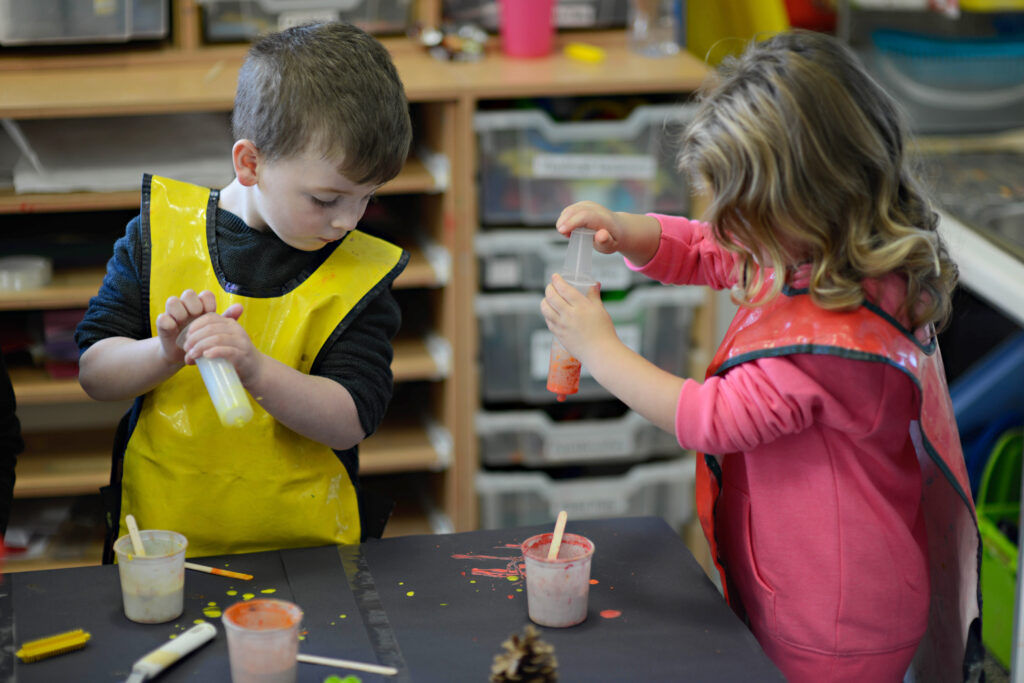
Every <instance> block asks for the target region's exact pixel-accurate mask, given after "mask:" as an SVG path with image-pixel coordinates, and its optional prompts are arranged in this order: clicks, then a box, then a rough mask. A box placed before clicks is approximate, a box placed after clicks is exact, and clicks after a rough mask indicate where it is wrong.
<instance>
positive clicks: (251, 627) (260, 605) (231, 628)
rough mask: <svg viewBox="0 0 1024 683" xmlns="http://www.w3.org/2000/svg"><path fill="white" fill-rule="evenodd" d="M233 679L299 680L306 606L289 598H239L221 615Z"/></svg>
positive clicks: (254, 682)
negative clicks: (301, 633) (301, 607)
mask: <svg viewBox="0 0 1024 683" xmlns="http://www.w3.org/2000/svg"><path fill="white" fill-rule="evenodd" d="M221 620H222V621H223V622H224V632H225V633H226V634H227V637H228V659H229V661H230V663H231V683H295V679H296V673H297V671H296V669H297V666H298V660H297V657H298V654H299V625H300V624H301V623H302V610H301V609H300V608H299V606H298V605H296V604H294V603H291V602H288V601H287V600H274V599H269V598H259V599H256V600H247V601H245V602H236V603H235V604H234V605H231V606H230V607H228V608H227V609H226V610H224V615H223V616H222V617H221Z"/></svg>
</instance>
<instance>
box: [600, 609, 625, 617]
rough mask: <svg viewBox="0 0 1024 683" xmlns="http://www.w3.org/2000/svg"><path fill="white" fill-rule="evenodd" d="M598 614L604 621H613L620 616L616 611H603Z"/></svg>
mask: <svg viewBox="0 0 1024 683" xmlns="http://www.w3.org/2000/svg"><path fill="white" fill-rule="evenodd" d="M600 614H601V616H602V617H604V618H605V619H615V618H617V617H621V616H622V612H620V611H619V610H617V609H603V610H601V612H600Z"/></svg>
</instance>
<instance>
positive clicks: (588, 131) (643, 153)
mask: <svg viewBox="0 0 1024 683" xmlns="http://www.w3.org/2000/svg"><path fill="white" fill-rule="evenodd" d="M694 111H695V108H694V107H693V106H692V105H651V106H641V107H637V108H636V109H634V110H633V112H632V113H631V114H630V115H629V116H628V117H627V118H625V119H623V120H621V121H582V122H564V123H558V122H555V121H554V120H552V119H551V117H550V116H548V114H547V113H545V112H543V111H540V110H523V111H489V112H479V113H477V114H476V115H475V116H474V118H473V121H474V127H475V129H476V132H477V136H478V141H479V142H478V148H479V154H480V195H481V196H480V207H481V218H482V222H483V223H485V224H487V225H523V224H525V225H548V224H553V223H554V221H555V219H556V218H558V214H559V213H561V211H562V209H564V208H565V207H566V206H568V205H569V204H572V203H573V202H577V201H581V200H584V199H589V200H592V201H596V202H598V203H599V204H603V205H604V206H607V207H608V208H610V209H613V210H616V211H629V212H633V213H644V212H650V211H656V212H660V213H672V214H685V213H686V210H687V207H688V205H689V184H688V182H687V181H686V179H685V178H684V177H683V174H681V173H680V172H679V171H678V170H677V168H676V153H677V151H678V150H677V146H676V144H675V143H674V140H675V139H677V138H678V136H679V134H680V133H681V131H682V128H683V126H684V125H685V124H686V123H687V122H688V121H689V120H690V119H691V118H692V116H693V112H694Z"/></svg>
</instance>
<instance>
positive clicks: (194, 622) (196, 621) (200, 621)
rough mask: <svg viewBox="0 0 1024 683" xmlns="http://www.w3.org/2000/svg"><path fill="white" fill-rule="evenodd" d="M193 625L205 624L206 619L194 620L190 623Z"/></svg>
mask: <svg viewBox="0 0 1024 683" xmlns="http://www.w3.org/2000/svg"><path fill="white" fill-rule="evenodd" d="M192 623H193V624H205V623H206V619H196V620H194V621H193V622H192Z"/></svg>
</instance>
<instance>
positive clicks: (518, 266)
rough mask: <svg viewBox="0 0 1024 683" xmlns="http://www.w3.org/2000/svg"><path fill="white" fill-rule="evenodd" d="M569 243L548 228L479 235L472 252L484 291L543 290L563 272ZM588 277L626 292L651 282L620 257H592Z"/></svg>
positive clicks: (604, 289)
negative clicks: (553, 278) (554, 275)
mask: <svg viewBox="0 0 1024 683" xmlns="http://www.w3.org/2000/svg"><path fill="white" fill-rule="evenodd" d="M568 244H569V240H567V239H566V238H565V237H563V236H562V235H559V234H558V233H557V232H555V231H554V230H553V229H551V228H546V229H523V228H521V229H518V230H515V229H513V230H492V231H488V232H481V233H478V234H477V236H476V242H475V250H476V255H477V258H478V259H479V263H480V285H481V287H482V288H483V289H484V290H488V291H495V290H508V289H519V290H533V291H538V292H541V291H544V288H545V287H547V285H548V283H549V282H551V274H552V273H555V272H558V271H559V270H561V269H562V266H563V263H564V261H565V252H566V248H567V247H568ZM591 275H593V277H594V279H595V280H597V281H598V282H600V283H601V291H604V292H608V291H615V290H626V289H630V288H632V287H633V286H634V285H637V284H641V283H649V282H650V279H649V278H647V277H645V276H643V275H641V274H640V273H636V272H634V271H631V270H630V269H629V268H627V267H626V264H625V263H623V261H622V256H621V255H620V254H602V253H599V252H597V251H595V252H594V254H593V262H592V268H591Z"/></svg>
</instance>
